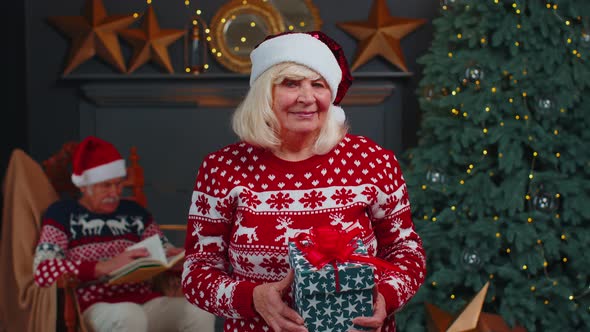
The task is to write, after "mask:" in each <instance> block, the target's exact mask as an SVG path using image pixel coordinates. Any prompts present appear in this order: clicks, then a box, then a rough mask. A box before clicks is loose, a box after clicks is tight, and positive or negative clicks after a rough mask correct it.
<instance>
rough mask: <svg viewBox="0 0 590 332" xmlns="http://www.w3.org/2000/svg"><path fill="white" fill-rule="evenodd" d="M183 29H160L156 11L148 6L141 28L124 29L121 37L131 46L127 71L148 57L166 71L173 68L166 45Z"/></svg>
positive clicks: (136, 66)
mask: <svg viewBox="0 0 590 332" xmlns="http://www.w3.org/2000/svg"><path fill="white" fill-rule="evenodd" d="M184 33H185V31H184V30H176V29H160V26H159V24H158V20H157V18H156V13H155V12H154V8H153V7H152V6H148V9H147V14H146V16H145V18H144V20H143V22H142V24H141V29H125V30H123V31H121V37H123V39H125V40H126V41H127V42H129V43H130V44H131V45H132V46H133V57H132V58H131V61H130V63H129V71H128V72H129V73H131V72H133V71H135V70H136V69H137V68H139V67H141V66H142V65H144V64H145V63H147V62H148V61H149V60H150V59H152V60H153V61H154V62H156V63H157V64H159V65H160V66H162V67H163V68H164V69H166V71H167V72H168V73H173V72H174V69H173V68H172V64H171V63H170V56H169V54H168V45H170V44H172V43H173V42H174V41H176V40H177V39H178V38H180V37H182V36H183V35H184Z"/></svg>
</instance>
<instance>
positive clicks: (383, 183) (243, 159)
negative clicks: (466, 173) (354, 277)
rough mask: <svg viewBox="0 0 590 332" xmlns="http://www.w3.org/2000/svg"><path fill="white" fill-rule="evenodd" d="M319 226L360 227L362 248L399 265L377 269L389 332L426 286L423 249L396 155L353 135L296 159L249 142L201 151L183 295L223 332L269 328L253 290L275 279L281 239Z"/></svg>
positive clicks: (282, 271)
mask: <svg viewBox="0 0 590 332" xmlns="http://www.w3.org/2000/svg"><path fill="white" fill-rule="evenodd" d="M320 225H331V226H335V227H339V228H341V229H345V228H349V227H350V228H354V227H358V228H360V229H361V230H362V233H361V237H362V240H363V242H364V243H365V245H366V247H367V249H368V252H369V254H370V255H372V256H377V257H379V258H381V259H384V260H387V261H389V262H390V263H393V264H395V265H396V266H398V267H399V270H398V271H395V272H394V271H388V272H380V273H379V275H376V282H377V283H378V287H379V291H380V292H381V293H383V295H384V297H385V300H386V304H387V310H388V313H390V315H389V317H388V319H387V321H386V324H385V328H384V329H383V331H395V321H394V318H393V313H394V312H395V311H396V310H398V309H399V308H400V307H402V306H403V305H404V304H405V303H406V302H407V301H408V300H410V298H412V296H413V295H414V294H415V293H416V292H417V291H418V288H419V287H420V285H421V284H422V283H423V282H424V278H425V272H426V271H425V264H426V263H425V255H424V251H423V248H422V242H421V239H420V238H419V236H418V234H417V233H416V232H415V231H414V225H413V223H412V219H411V213H410V203H409V200H408V193H407V189H406V184H405V181H404V179H403V176H402V171H401V169H400V167H399V164H398V162H397V160H396V158H395V156H394V154H393V152H391V151H388V150H385V149H383V148H382V147H380V146H378V145H377V144H376V143H374V142H373V141H371V140H369V139H368V138H365V137H360V136H353V135H347V136H346V137H345V138H344V139H343V140H342V141H341V142H340V143H339V144H338V145H337V146H336V147H335V148H334V149H332V151H330V152H329V153H327V154H325V155H318V156H313V157H311V158H309V159H307V160H304V161H300V162H288V161H284V160H281V159H279V158H277V157H275V156H274V155H273V154H272V153H271V152H269V151H266V150H263V149H260V148H257V147H254V146H252V145H250V144H247V143H236V144H233V145H230V146H227V147H225V148H223V149H222V150H220V151H217V152H215V153H212V154H210V155H208V156H206V157H205V159H204V160H203V162H202V164H201V167H200V169H199V172H198V175H197V179H196V183H195V186H194V191H193V194H192V203H191V205H190V208H189V216H188V231H187V239H186V242H185V247H186V250H187V258H186V261H185V265H184V271H183V278H182V284H183V290H184V293H185V295H186V297H187V299H188V300H189V301H190V302H192V303H194V304H196V305H197V306H199V307H201V308H203V309H205V310H207V311H209V312H211V313H213V314H215V315H217V316H221V317H225V318H226V323H225V327H224V331H241V332H242V331H270V328H269V327H268V326H267V325H266V323H265V322H264V320H263V319H262V318H261V317H260V316H259V315H258V314H257V313H256V311H255V310H254V307H253V300H252V294H253V289H254V287H255V286H256V285H258V284H261V283H265V282H275V281H278V280H280V279H282V278H283V277H284V276H285V275H286V274H287V272H288V271H289V269H290V266H289V262H288V257H287V255H288V249H287V248H288V247H287V244H288V240H289V239H290V238H292V237H294V236H295V235H296V234H297V233H300V232H308V231H309V229H310V228H311V227H313V226H320ZM287 301H288V302H291V301H292V299H291V294H289V295H288V298H287Z"/></svg>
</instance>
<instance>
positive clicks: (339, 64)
mask: <svg viewBox="0 0 590 332" xmlns="http://www.w3.org/2000/svg"><path fill="white" fill-rule="evenodd" d="M250 60H251V61H252V70H251V72H250V86H252V85H253V84H254V81H256V79H257V78H258V77H259V76H260V75H261V74H262V73H264V72H265V71H266V70H267V69H269V68H270V67H272V66H274V65H276V64H278V63H281V62H295V63H298V64H301V65H304V66H306V67H308V68H310V69H312V70H314V71H315V72H317V73H318V74H320V75H322V77H323V78H324V79H325V80H326V82H327V83H328V86H329V87H330V90H331V91H332V107H331V108H330V111H331V112H332V113H333V115H334V116H335V117H336V119H338V121H339V122H344V120H345V119H346V116H345V115H344V110H342V108H341V107H340V106H339V104H340V102H341V101H342V98H344V95H345V94H346V91H347V90H348V88H349V87H350V85H351V83H352V74H351V73H350V68H349V67H348V63H347V62H346V57H345V56H344V51H343V50H342V47H341V46H340V45H339V44H338V43H337V42H336V41H334V40H333V39H332V38H330V37H328V36H327V35H326V34H325V33H323V32H321V31H309V32H283V33H279V34H277V35H271V36H268V37H266V38H265V39H264V40H263V41H262V42H261V43H260V44H258V45H257V46H256V47H255V48H254V50H253V51H252V52H251V53H250Z"/></svg>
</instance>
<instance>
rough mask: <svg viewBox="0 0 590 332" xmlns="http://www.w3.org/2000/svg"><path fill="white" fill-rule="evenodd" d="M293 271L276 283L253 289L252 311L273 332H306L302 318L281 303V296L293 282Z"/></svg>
mask: <svg viewBox="0 0 590 332" xmlns="http://www.w3.org/2000/svg"><path fill="white" fill-rule="evenodd" d="M293 278H294V274H293V270H291V271H289V273H288V274H287V276H286V277H285V278H284V279H283V280H281V281H278V282H271V283H266V284H262V285H258V286H256V287H255V288H254V295H253V296H254V309H256V311H257V312H258V313H259V314H260V316H262V318H263V319H264V321H265V322H266V324H268V326H270V327H271V328H272V329H273V331H275V332H283V331H284V332H307V329H306V328H305V326H304V325H303V318H302V317H301V316H300V315H299V314H298V313H297V312H296V311H295V310H293V309H291V308H289V306H288V305H287V304H286V303H285V302H284V301H283V294H284V292H285V291H286V290H287V289H288V288H289V286H290V285H291V283H292V282H293Z"/></svg>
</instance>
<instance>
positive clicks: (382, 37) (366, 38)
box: [337, 0, 426, 72]
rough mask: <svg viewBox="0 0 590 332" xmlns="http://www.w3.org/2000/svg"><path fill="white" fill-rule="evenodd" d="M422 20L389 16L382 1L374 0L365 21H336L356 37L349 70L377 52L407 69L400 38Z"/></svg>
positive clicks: (384, 1) (401, 67)
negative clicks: (355, 46) (352, 60)
mask: <svg viewBox="0 0 590 332" xmlns="http://www.w3.org/2000/svg"><path fill="white" fill-rule="evenodd" d="M424 23H426V20H425V19H411V18H404V17H393V16H391V15H390V14H389V9H388V8H387V3H386V0H375V1H374V2H373V5H372V7H371V12H370V14H369V19H368V21H355V22H344V23H337V26H338V27H339V28H340V29H342V30H344V31H346V32H347V33H348V34H350V35H351V36H353V37H354V38H356V39H357V40H359V46H358V49H357V52H356V55H355V60H354V62H353V64H352V66H351V70H352V71H354V70H356V69H357V68H358V67H360V66H361V65H363V64H365V63H367V62H368V61H369V60H371V59H372V58H374V57H375V56H378V55H379V56H382V57H383V58H385V59H386V60H387V61H389V62H390V63H392V64H394V65H395V66H397V67H398V68H400V69H402V70H403V71H405V72H407V71H408V68H407V66H406V62H405V59H404V54H403V52H402V49H401V45H400V41H401V39H402V38H403V37H405V36H406V35H408V34H410V32H412V31H414V30H416V29H417V28H418V27H420V26H421V25H423V24H424Z"/></svg>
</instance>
